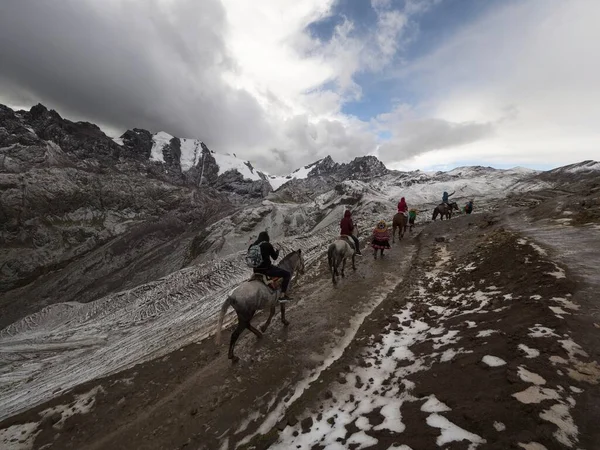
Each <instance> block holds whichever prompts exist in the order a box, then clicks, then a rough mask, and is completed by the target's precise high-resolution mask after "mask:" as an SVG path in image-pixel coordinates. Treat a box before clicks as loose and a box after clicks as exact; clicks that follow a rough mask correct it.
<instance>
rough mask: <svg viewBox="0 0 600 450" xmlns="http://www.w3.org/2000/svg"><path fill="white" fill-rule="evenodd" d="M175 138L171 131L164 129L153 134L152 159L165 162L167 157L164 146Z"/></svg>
mask: <svg viewBox="0 0 600 450" xmlns="http://www.w3.org/2000/svg"><path fill="white" fill-rule="evenodd" d="M171 139H173V136H171V135H170V134H169V133H165V132H164V131H160V132H158V133H156V134H155V135H154V136H152V150H150V161H158V162H162V163H164V162H165V157H164V155H163V147H164V146H165V145H169V143H170V142H171Z"/></svg>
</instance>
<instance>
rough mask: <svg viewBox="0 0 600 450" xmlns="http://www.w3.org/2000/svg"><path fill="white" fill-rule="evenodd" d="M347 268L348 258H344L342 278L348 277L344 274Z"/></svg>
mask: <svg viewBox="0 0 600 450" xmlns="http://www.w3.org/2000/svg"><path fill="white" fill-rule="evenodd" d="M345 268H346V258H343V259H342V278H346V275H344V269H345Z"/></svg>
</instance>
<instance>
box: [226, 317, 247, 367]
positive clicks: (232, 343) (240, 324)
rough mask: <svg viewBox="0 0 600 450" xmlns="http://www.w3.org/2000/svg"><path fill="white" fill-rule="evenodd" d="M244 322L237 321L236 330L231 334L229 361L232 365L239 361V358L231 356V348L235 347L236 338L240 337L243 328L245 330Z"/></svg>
mask: <svg viewBox="0 0 600 450" xmlns="http://www.w3.org/2000/svg"><path fill="white" fill-rule="evenodd" d="M246 325H247V324H246V322H242V321H241V320H240V321H238V326H237V328H236V329H235V330H234V331H233V333H231V341H229V355H228V357H229V359H231V361H232V362H233V363H236V362H238V361H239V358H238V357H237V356H233V348H234V347H235V343H236V341H237V340H238V338H239V337H240V334H242V331H244V328H246Z"/></svg>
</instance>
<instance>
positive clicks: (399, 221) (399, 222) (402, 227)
mask: <svg viewBox="0 0 600 450" xmlns="http://www.w3.org/2000/svg"><path fill="white" fill-rule="evenodd" d="M407 222H408V220H407V218H406V216H405V215H404V214H402V213H400V212H399V213H396V215H395V216H394V219H393V220H392V242H396V228H398V240H402V238H403V237H404V233H406V225H407Z"/></svg>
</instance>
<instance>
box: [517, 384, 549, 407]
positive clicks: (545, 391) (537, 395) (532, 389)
mask: <svg viewBox="0 0 600 450" xmlns="http://www.w3.org/2000/svg"><path fill="white" fill-rule="evenodd" d="M512 396H513V397H514V398H516V399H517V400H518V401H520V402H521V403H525V404H529V403H540V402H541V401H543V400H557V399H559V398H560V396H559V395H558V392H556V391H555V390H554V389H550V388H541V387H539V386H529V387H528V388H527V389H525V390H524V391H521V392H517V393H515V394H513V395H512Z"/></svg>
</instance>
